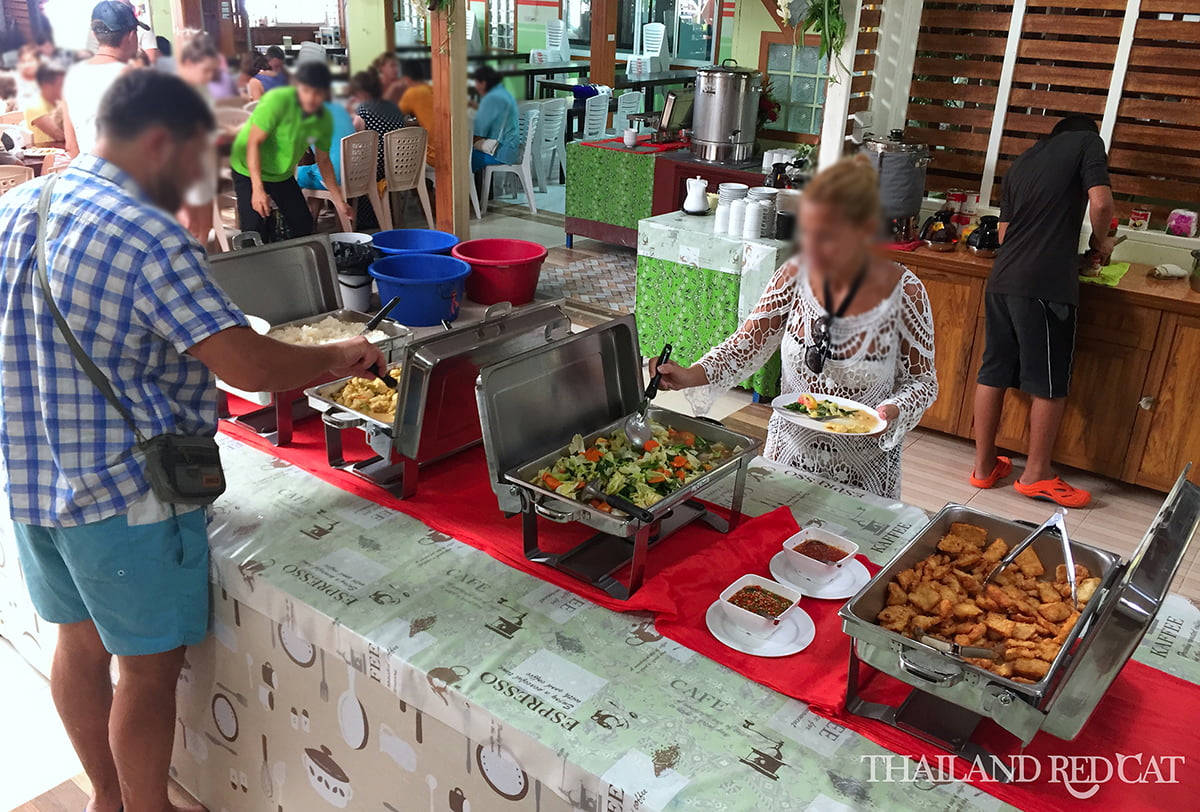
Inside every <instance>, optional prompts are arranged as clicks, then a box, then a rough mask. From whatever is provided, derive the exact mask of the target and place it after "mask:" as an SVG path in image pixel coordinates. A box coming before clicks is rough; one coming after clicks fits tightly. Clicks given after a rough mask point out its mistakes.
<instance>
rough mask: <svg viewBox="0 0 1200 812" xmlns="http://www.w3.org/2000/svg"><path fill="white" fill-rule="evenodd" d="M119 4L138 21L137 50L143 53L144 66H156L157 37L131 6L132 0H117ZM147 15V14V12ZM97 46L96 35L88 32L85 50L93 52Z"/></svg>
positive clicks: (143, 16)
mask: <svg viewBox="0 0 1200 812" xmlns="http://www.w3.org/2000/svg"><path fill="white" fill-rule="evenodd" d="M119 2H121V3H123V4H124V5H126V6H128V7H129V10H130V11H131V12H133V16H134V18H135V19H137V21H138V50H139V51H142V52H144V53H145V56H146V66H147V67H153V66H154V65H156V64H157V62H158V59H159V57H160V56H161V55H162V54H161V53H160V51H159V45H158V37H156V36H155V35H154V29H152V28H151V27H150V24H149V23H148V22H146V19H145V15H144V14H143V13H141V12H139V11H138V7H137V6H136V5H134V4H133V0H119ZM147 13H148V12H147ZM97 45H98V42H97V39H96V34H95V32H94V31H89V32H88V36H87V46H86V50H89V51H95V50H96V46H97Z"/></svg>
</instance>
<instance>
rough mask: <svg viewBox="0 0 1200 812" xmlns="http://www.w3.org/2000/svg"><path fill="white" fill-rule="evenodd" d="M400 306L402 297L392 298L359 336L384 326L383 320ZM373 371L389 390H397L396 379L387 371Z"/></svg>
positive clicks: (374, 368)
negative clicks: (381, 325) (394, 308)
mask: <svg viewBox="0 0 1200 812" xmlns="http://www.w3.org/2000/svg"><path fill="white" fill-rule="evenodd" d="M398 304H400V297H399V296H394V297H392V300H391V301H390V302H388V303H387V304H385V305H384V306H383V307H381V308H379V312H378V313H376V314H375V315H374V316H372V317H371V320H370V321H368V322H367V323H366V324H364V325H363V328H362V332H361V333H359V335H360V336H365V335H366V334H367V333H369V332H371V331H372V330H374V329H375V328H376V327H378V326H379V325H380V324H382V323H383V320H384V319H386V318H387V314H388V313H391V312H392V308H393V307H395V306H396V305H398ZM371 371H372V372H374V373H375V377H376V378H378V379H379V380H381V381H383V384H384V386H386V387H388V388H389V389H395V388H396V386H397V384H396V379H395V378H393V377H392V376H391V375H389V374H388V371H387V370H386V369H380V368H379V366H378V365H376V366H374V367H372V368H371Z"/></svg>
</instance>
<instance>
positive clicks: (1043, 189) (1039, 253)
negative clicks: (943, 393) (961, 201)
mask: <svg viewBox="0 0 1200 812" xmlns="http://www.w3.org/2000/svg"><path fill="white" fill-rule="evenodd" d="M1107 163H1108V162H1107V156H1106V155H1105V151H1104V142H1103V141H1102V140H1101V138H1100V132H1099V130H1098V129H1097V127H1096V123H1095V122H1094V121H1093V120H1091V119H1090V118H1084V117H1082V116H1072V117H1070V118H1065V119H1063V120H1062V121H1060V122H1059V123H1058V124H1057V125H1056V126H1055V127H1054V131H1053V132H1052V133H1051V134H1050V137H1049V138H1046V139H1044V140H1042V141H1039V142H1038V143H1037V144H1035V145H1034V146H1032V147H1030V148H1029V149H1028V150H1027V151H1026V152H1024V153H1023V154H1022V155H1021V156H1020V157H1019V158H1017V160H1016V161H1014V162H1013V165H1012V168H1011V169H1009V171H1008V174H1007V175H1006V176H1005V178H1004V189H1003V192H1002V193H1001V198H1000V239H1001V242H1002V247H1001V249H1000V253H999V256H997V258H996V264H995V266H994V267H993V268H992V275H991V278H990V279H989V280H988V286H987V292H986V294H985V318H986V328H987V329H986V333H987V342H986V347H985V349H984V353H983V363H982V365H981V366H980V369H979V378H978V386H977V387H976V389H975V469H974V471H973V472H972V474H971V484H972V485H974V486H975V487H977V488H991V487H993V486H995V485H996V483H997V482H999V481H1000V480H1001V479H1003V478H1004V477H1006V476H1007V475H1008V474H1009V473H1010V472H1011V471H1012V461H1011V460H1010V459H1009V458H1008V457H1000V456H997V455H996V431H997V428H998V427H999V425H1000V415H1001V412H1002V410H1003V407H1004V392H1005V390H1006V389H1008V388H1009V387H1013V388H1019V389H1021V391H1023V392H1026V393H1028V394H1029V396H1030V397H1031V398H1032V404H1031V407H1030V413H1029V458H1028V460H1027V461H1026V463H1025V470H1024V472H1022V474H1021V477H1020V478H1019V479H1018V480H1017V481H1016V482H1014V483H1013V487H1014V488H1015V489H1016V490H1017V492H1019V493H1021V494H1023V495H1025V496H1029V497H1032V498H1034V499H1046V500H1049V501H1052V502H1057V503H1058V504H1060V505H1063V506H1065V507H1083V506H1085V505H1087V504H1088V502H1090V501H1091V494H1089V493H1088V492H1087V491H1085V490H1081V489H1079V488H1075V487H1072V486H1071V485H1068V484H1067V483H1066V482H1064V481H1063V480H1062V479H1061V478H1060V477H1058V476H1056V475H1055V474H1054V470H1053V468H1052V467H1051V464H1050V455H1051V452H1052V451H1053V448H1054V441H1055V438H1056V437H1057V435H1058V426H1059V423H1060V422H1061V420H1062V415H1063V409H1064V408H1065V406H1066V398H1067V393H1068V391H1069V388H1070V383H1071V361H1072V356H1073V355H1074V352H1075V310H1076V307H1077V306H1078V304H1079V258H1078V247H1079V231H1080V228H1081V226H1082V225H1083V215H1084V210H1085V208H1086V207H1087V206H1088V204H1090V205H1091V224H1092V238H1091V247H1092V248H1093V249H1095V251H1096V253H1097V254H1099V257H1100V261H1101V264H1105V263H1107V262H1108V259H1109V256H1110V255H1111V254H1112V249H1113V240H1112V238H1111V237H1109V236H1108V230H1109V224H1110V223H1111V221H1112V217H1113V196H1112V187H1111V186H1110V184H1109V179H1108V165H1107Z"/></svg>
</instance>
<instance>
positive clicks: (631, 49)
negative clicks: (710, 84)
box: [562, 0, 718, 62]
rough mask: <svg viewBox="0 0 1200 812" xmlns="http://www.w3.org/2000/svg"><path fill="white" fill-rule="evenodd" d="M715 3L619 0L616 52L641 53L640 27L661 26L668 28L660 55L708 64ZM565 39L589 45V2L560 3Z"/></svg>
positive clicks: (713, 40) (567, 0) (713, 35)
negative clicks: (654, 24) (660, 24)
mask: <svg viewBox="0 0 1200 812" xmlns="http://www.w3.org/2000/svg"><path fill="white" fill-rule="evenodd" d="M717 9H718V4H716V3H713V2H707V0H618V2H617V50H618V51H626V52H628V53H635V52H637V53H640V52H641V50H642V49H641V47H640V43H641V27H642V26H643V25H646V24H647V23H662V24H663V25H665V26H666V27H667V33H666V37H665V38H664V40H663V53H664V54H670V55H671V56H672V57H673V58H674V59H678V60H683V61H695V62H710V61H711V60H712V58H713V55H714V53H715V51H714V48H715V47H716V17H715V15H716V14H717ZM562 16H563V22H564V23H565V26H566V30H567V38H568V40H569V41H570V43H571V45H573V46H575V47H577V48H587V47H589V46H590V45H591V36H592V22H591V20H592V12H591V2H590V0H562Z"/></svg>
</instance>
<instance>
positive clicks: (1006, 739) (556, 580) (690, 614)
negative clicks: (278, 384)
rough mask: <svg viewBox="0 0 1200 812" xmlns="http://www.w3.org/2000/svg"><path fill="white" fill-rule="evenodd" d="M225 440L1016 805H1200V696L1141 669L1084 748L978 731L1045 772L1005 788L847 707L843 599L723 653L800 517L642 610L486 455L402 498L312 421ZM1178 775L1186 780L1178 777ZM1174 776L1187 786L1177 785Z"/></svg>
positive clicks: (899, 694)
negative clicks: (283, 436)
mask: <svg viewBox="0 0 1200 812" xmlns="http://www.w3.org/2000/svg"><path fill="white" fill-rule="evenodd" d="M231 406H232V407H233V409H234V411H235V413H238V412H239V411H248V410H249V406H248V404H242V403H241V402H240V401H237V400H234V399H231ZM239 407H241V409H240V410H239ZM222 431H224V432H225V433H227V434H229V435H230V436H232V437H235V438H237V439H238V440H241V441H242V442H244V443H246V444H247V445H250V446H253V447H255V448H259V449H262V450H264V451H266V452H268V453H270V454H273V455H275V456H277V457H279V458H281V459H284V460H287V461H288V462H291V463H292V464H294V465H296V466H298V467H300V468H302V469H304V470H307V471H309V472H311V473H313V474H315V475H316V476H318V477H319V478H321V479H323V480H325V481H327V482H329V483H331V484H333V485H336V486H337V487H339V488H342V489H343V490H346V491H350V492H352V493H355V494H358V495H359V496H362V497H363V498H365V499H369V500H371V501H373V502H375V503H377V504H380V505H384V506H386V507H389V508H392V509H395V510H398V511H400V512H402V513H405V514H407V515H409V516H412V517H413V518H415V519H418V520H419V521H421V522H423V523H425V524H427V525H429V526H430V527H432V528H434V529H435V530H437V531H439V532H442V533H445V534H447V535H450V536H453V537H454V538H456V539H458V540H460V541H462V542H465V543H467V544H470V545H471V546H473V547H476V548H478V549H480V550H482V551H484V552H486V553H488V554H489V555H491V556H492V557H493V558H495V559H497V560H499V561H502V562H504V563H505V564H508V565H509V566H511V567H514V568H516V569H519V570H522V571H524V572H527V573H530V574H531V575H534V576H536V577H537V578H540V579H541V580H544V581H547V582H550V583H553V584H554V585H556V586H558V587H561V588H563V589H566V590H569V591H571V592H574V593H575V594H577V595H580V596H581V597H584V598H586V599H588V600H590V601H592V602H593V603H596V604H599V605H601V606H605V607H608V608H610V609H613V610H615V611H625V612H628V611H646V612H652V613H654V615H655V625H656V628H657V629H658V631H659V632H660V633H662V634H663V635H665V636H667V637H669V638H671V639H672V640H675V641H676V642H678V643H680V644H682V645H685V646H687V647H688V648H690V649H692V650H694V651H696V652H698V653H700V654H702V655H704V656H706V657H708V658H709V659H712V660H714V661H716V662H718V663H721V664H723V665H725V666H727V667H729V668H732V669H733V670H735V671H737V672H739V673H741V674H743V675H744V676H746V677H747V678H749V679H752V680H754V681H755V682H758V683H761V684H763V685H766V686H768V687H770V688H772V689H774V690H776V691H779V692H780V693H782V694H785V695H787V696H791V697H794V698H796V699H798V700H800V701H802V702H805V703H807V704H809V705H810V706H811V707H812V708H813V710H815V711H816V712H818V713H820V714H821V715H822V716H825V717H827V718H829V719H831V720H834V721H836V722H837V723H838V724H841V725H843V726H845V727H847V728H850V729H851V730H855V731H857V732H859V733H861V734H862V735H864V736H866V737H867V738H869V739H871V740H872V741H875V742H877V743H879V744H881V745H883V746H884V747H886V748H887V749H889V750H891V751H892V752H894V753H899V754H902V755H905V756H910V757H912V758H916V759H923V760H925V761H926V762H927V763H929V764H931V765H934V766H936V767H939V768H942V769H946V768H950V769H953V770H954V772H955V775H956V776H957V777H958V778H960V779H961V780H965V781H968V782H969V783H971V784H973V785H975V786H978V787H980V788H981V789H983V790H984V791H985V792H988V793H990V794H991V795H994V796H996V797H998V798H1001V799H1003V800H1004V801H1006V802H1008V803H1011V804H1013V805H1014V806H1018V807H1020V808H1022V809H1037V810H1060V809H1061V810H1067V809H1078V808H1081V807H1082V805H1083V804H1084V803H1085V801H1084V800H1083V799H1081V798H1079V797H1077V795H1079V794H1084V793H1086V792H1087V791H1088V790H1089V789H1091V788H1092V786H1097V787H1098V790H1097V791H1096V793H1095V795H1094V797H1093V798H1092V800H1091V802H1090V803H1091V804H1095V803H1097V802H1100V803H1103V804H1104V805H1105V806H1106V807H1107V808H1110V809H1120V810H1122V812H1126V810H1140V809H1146V810H1150V809H1158V810H1161V809H1168V808H1171V807H1172V806H1179V807H1180V808H1185V807H1184V806H1183V804H1188V805H1191V803H1192V798H1193V793H1194V787H1189V786H1188V785H1187V784H1186V783H1184V780H1185V779H1184V776H1189V777H1192V776H1195V775H1196V767H1195V765H1196V764H1197V763H1198V762H1200V686H1197V685H1195V684H1193V683H1189V682H1186V681H1184V680H1181V679H1178V678H1176V677H1173V676H1171V675H1169V674H1166V673H1164V672H1162V671H1159V670H1158V669H1154V668H1150V667H1149V666H1145V665H1142V664H1141V663H1137V662H1130V663H1129V664H1127V665H1126V666H1125V668H1124V670H1123V671H1122V672H1121V675H1120V677H1119V678H1118V679H1117V680H1116V682H1115V683H1114V684H1113V686H1112V688H1111V689H1110V690H1109V692H1108V693H1107V695H1106V696H1105V698H1104V700H1103V701H1102V702H1101V704H1100V706H1099V707H1098V708H1097V709H1096V711H1095V713H1093V715H1092V717H1091V720H1090V721H1089V723H1088V724H1087V726H1086V727H1085V728H1084V730H1083V732H1082V733H1081V734H1080V735H1079V737H1078V738H1077V739H1076V740H1075V741H1071V742H1067V741H1062V740H1060V739H1056V738H1054V737H1053V736H1050V735H1048V734H1042V735H1039V736H1038V737H1037V738H1035V739H1034V741H1033V743H1032V745H1030V747H1028V748H1025V749H1024V750H1021V749H1020V747H1019V745H1020V742H1019V741H1017V740H1016V739H1015V738H1014V737H1012V736H1011V735H1009V734H1008V733H1006V732H1005V731H1003V730H1001V729H1000V728H998V727H997V726H996V725H994V724H992V723H991V722H990V721H987V720H985V721H984V722H983V723H982V724H981V725H980V727H979V730H978V731H977V732H976V735H975V738H974V740H975V741H976V742H977V743H979V744H981V745H983V746H984V747H986V748H987V749H988V750H990V751H991V752H993V753H996V754H998V755H1000V756H1002V757H1004V758H1006V759H1008V758H1010V757H1013V756H1018V757H1024V758H1023V759H1021V762H1022V764H1024V765H1025V768H1026V769H1025V773H1024V775H1025V776H1028V777H1030V778H1034V771H1035V770H1037V771H1038V774H1037V775H1036V778H1035V780H1031V781H1027V782H1014V783H1009V784H1001V783H997V782H994V781H992V780H990V779H988V778H987V777H986V776H985V775H983V774H982V772H981V771H979V770H973V771H969V768H970V765H969V764H968V763H966V762H964V761H962V760H959V759H950V758H939V757H943V756H945V755H946V753H945V751H943V750H941V749H939V748H937V747H934V746H932V745H928V744H926V743H924V742H922V741H921V740H919V739H917V738H916V737H914V736H911V735H909V734H907V733H904V732H901V731H899V730H896V729H895V728H892V727H890V726H888V725H884V724H882V723H879V722H875V721H873V720H870V719H865V718H863V717H860V716H855V715H853V714H850V713H849V712H847V711H846V710H845V708H844V705H843V702H844V697H845V687H846V671H847V663H848V657H849V650H850V649H849V638H848V637H847V636H846V635H845V634H844V633H843V632H842V631H841V622H840V620H839V619H838V617H837V610H838V608H839V607H840V603H839V602H838V601H820V600H814V599H808V598H806V599H805V600H803V601H802V602H801V608H803V609H804V610H805V611H806V612H808V614H809V615H810V616H811V617H812V618H813V621H814V623H815V625H816V627H817V635H816V639H815V640H814V641H813V643H812V644H811V645H810V646H809V647H808V648H807V649H805V650H804V651H803V652H801V653H800V654H795V655H792V656H790V657H782V658H777V659H765V658H760V657H751V656H749V655H745V654H741V653H740V652H736V651H733V650H732V649H730V648H728V647H726V646H725V645H723V644H721V643H720V642H718V641H717V640H716V639H715V638H714V637H713V636H712V635H711V634H710V633H709V631H708V629H707V626H706V624H705V621H704V614H705V610H706V609H707V608H708V606H709V605H710V604H711V603H712V602H713V600H715V599H716V596H717V594H718V593H719V592H720V590H722V589H723V588H724V587H726V586H728V585H729V583H731V582H732V581H733V580H734V578H735V577H738V576H741V575H743V574H745V573H748V572H752V573H757V574H760V575H765V576H767V577H769V576H770V573H769V571H768V569H767V562H768V561H769V560H770V558H771V556H772V555H774V553H776V552H777V551H778V550H779V549H780V543H781V542H782V541H783V539H785V538H787V536H789V535H791V534H792V533H794V532H796V529H797V525H796V522H795V520H794V519H793V518H792V515H791V512H790V511H789V510H788V509H787V508H780V509H779V510H776V511H773V512H771V513H768V514H765V515H763V516H760V517H758V518H756V519H750V520H748V521H745V522H743V524H741V525H740V526H739V527H738V528H737V529H736V530H735V531H733V532H732V533H730V534H722V533H718V532H717V531H715V530H713V529H711V528H709V527H708V526H707V525H705V524H703V523H700V522H697V523H695V524H693V525H690V526H688V527H686V528H684V529H682V530H680V531H679V532H677V533H675V534H674V535H673V536H671V537H670V538H668V539H666V540H664V541H662V542H661V543H660V544H658V545H657V546H656V547H655V550H654V553H653V554H651V555H650V557H649V560H648V562H647V567H646V575H645V581H644V583H643V586H642V588H641V589H640V590H638V592H637V593H635V594H634V595H633V596H632V598H631V599H630V600H629V601H618V600H615V599H614V598H612V597H611V596H609V595H608V594H607V593H605V592H602V591H601V590H599V589H596V588H594V587H592V586H590V585H588V584H585V583H583V582H582V581H579V580H576V579H575V578H572V577H571V576H569V575H566V574H565V573H562V572H559V571H558V570H555V569H552V568H550V567H546V566H542V565H539V564H535V563H533V562H530V561H529V560H528V559H526V558H525V555H524V545H523V539H522V532H521V522H520V519H519V518H511V519H507V520H505V519H503V518H502V515H501V514H500V513H499V510H498V508H497V507H496V498H495V494H494V493H493V491H492V489H491V486H490V483H489V482H488V475H487V466H486V463H485V458H484V452H483V449H482V448H479V447H477V448H474V449H470V450H468V451H465V452H463V453H461V454H458V455H455V456H454V457H451V458H450V459H448V460H445V461H443V462H440V463H437V464H435V465H431V466H428V467H426V468H424V469H422V471H421V474H420V484H419V488H418V491H417V495H416V496H415V497H413V498H412V499H408V500H400V499H396V498H395V497H393V496H392V495H391V494H389V493H387V492H386V491H384V490H383V489H381V488H378V487H376V486H374V485H371V484H370V483H368V482H365V481H363V480H362V479H360V478H358V477H355V476H353V475H351V474H348V473H345V472H343V471H338V470H335V469H332V468H330V467H329V464H328V461H327V458H326V456H325V446H324V437H323V430H322V424H321V422H320V421H319V420H305V421H301V422H300V423H298V424H297V426H296V430H295V434H294V437H293V442H292V444H291V445H290V446H287V447H284V448H276V447H274V446H271V445H270V444H269V443H267V442H266V441H265V440H263V439H262V438H261V437H259V436H258V435H256V434H254V433H252V432H250V431H248V430H247V429H244V428H242V427H240V426H236V425H231V424H229V423H228V422H222ZM343 440H344V443H345V454H346V457H347V458H348V459H365V458H367V457H369V456H372V455H373V452H371V451H370V450H369V449H368V448H367V446H366V443H365V441H364V435H363V434H362V433H361V432H358V431H348V432H344V433H343ZM540 531H541V533H540V544H541V546H542V548H543V549H545V550H549V551H558V550H564V549H569V548H570V547H571V546H573V545H575V544H578V543H579V542H581V541H583V540H584V539H586V538H587V537H588V536H590V535H591V534H593V531H592V530H590V529H589V528H586V527H582V526H579V525H555V524H552V523H550V522H545V521H543V522H541V524H540ZM864 563H867V562H865V561H864ZM867 567H868V569H869V570H870V571H871V573H872V574H875V573H876V572H878V571H879V568H878V567H876V566H874V565H873V564H870V563H867ZM910 690H911V689H910V688H909V687H908V686H907V685H904V684H903V683H901V682H899V681H897V680H894V679H892V678H891V677H888V676H886V675H883V674H877V675H875V677H874V678H873V679H872V680H871V681H870V682H869V684H868V685H867V687H866V689H865V690H864V696H865V697H866V698H867V699H870V700H871V701H877V702H884V703H886V704H889V705H892V706H896V705H899V704H900V702H902V701H903V699H904V697H905V696H906V695H907V694H908V692H909V691H910ZM1118 756H1120V757H1123V758H1124V760H1123V761H1121V762H1120V766H1121V767H1122V768H1123V773H1124V775H1123V776H1122V775H1121V774H1120V773H1118V771H1117V770H1118ZM1176 757H1183V759H1182V760H1181V759H1178V758H1176ZM1088 758H1090V759H1091V760H1090V761H1089V760H1088ZM1105 760H1106V761H1105ZM905 763H910V762H905ZM1106 764H1108V765H1111V771H1112V773H1113V775H1112V776H1111V777H1108V778H1107V779H1105V776H1104V771H1105V770H1106V769H1107V768H1106V766H1105V765H1106ZM887 769H888V766H887V765H884V764H883V762H880V764H879V775H880V776H881V778H880V780H885V779H884V777H883V776H886V775H889V774H890V775H892V776H893V780H895V775H896V774H895V773H894V772H893V773H887ZM891 769H893V770H894V769H896V768H895V767H894V766H893V767H891ZM1171 769H1174V773H1173V776H1172V775H1169V774H1168V772H1169V770H1171ZM1088 770H1099V771H1100V773H1099V777H1100V778H1101V779H1105V780H1101V781H1099V782H1098V783H1097V782H1095V781H1092V780H1091V778H1092V776H1090V775H1089V774H1088V772H1087V771H1088ZM1172 777H1173V778H1174V783H1170V779H1171V778H1172ZM910 779H911V776H910ZM1131 779H1138V780H1137V781H1136V782H1135V781H1133V780H1131ZM1072 790H1074V792H1075V793H1076V794H1074V795H1073V794H1072Z"/></svg>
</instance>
